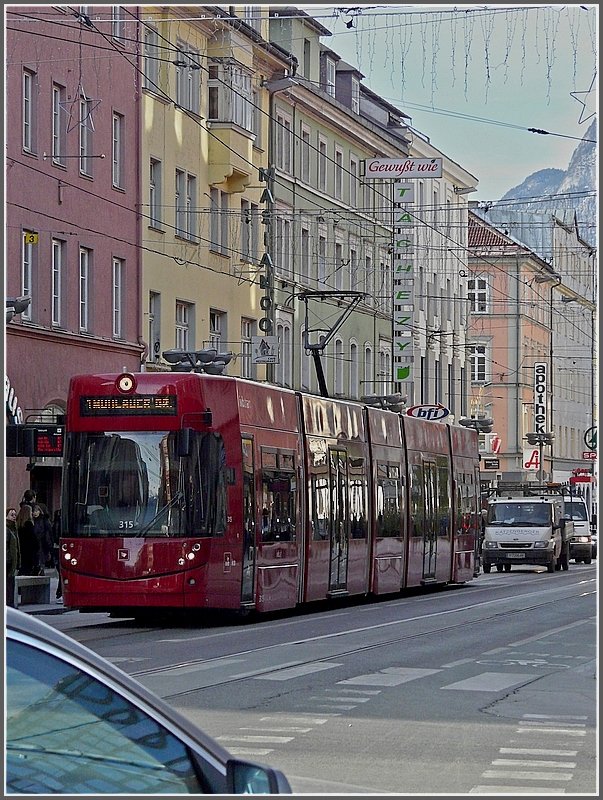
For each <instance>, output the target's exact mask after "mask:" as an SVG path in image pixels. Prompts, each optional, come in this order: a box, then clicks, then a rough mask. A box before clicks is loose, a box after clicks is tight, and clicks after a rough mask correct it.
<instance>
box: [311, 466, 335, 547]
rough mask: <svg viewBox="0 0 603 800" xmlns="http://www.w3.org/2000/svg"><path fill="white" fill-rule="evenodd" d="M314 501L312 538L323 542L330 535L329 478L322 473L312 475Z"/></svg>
mask: <svg viewBox="0 0 603 800" xmlns="http://www.w3.org/2000/svg"><path fill="white" fill-rule="evenodd" d="M310 492H311V497H312V499H313V503H312V538H313V539H314V540H315V541H319V542H322V541H324V540H325V539H328V537H329V519H330V516H331V514H330V505H329V480H328V478H326V477H324V476H322V475H312V478H311V487H310Z"/></svg>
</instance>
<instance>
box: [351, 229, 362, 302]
mask: <svg viewBox="0 0 603 800" xmlns="http://www.w3.org/2000/svg"><path fill="white" fill-rule="evenodd" d="M357 247H358V243H357V242H356V241H355V240H354V241H351V242H350V289H351V290H352V291H353V292H356V291H358V286H359V285H360V281H359V276H358V250H357Z"/></svg>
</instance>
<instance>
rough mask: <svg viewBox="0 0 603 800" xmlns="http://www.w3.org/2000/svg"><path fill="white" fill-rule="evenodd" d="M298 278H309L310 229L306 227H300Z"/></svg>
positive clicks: (305, 279)
mask: <svg viewBox="0 0 603 800" xmlns="http://www.w3.org/2000/svg"><path fill="white" fill-rule="evenodd" d="M299 271H300V275H299V277H300V279H301V280H304V281H306V283H307V282H308V280H309V278H310V231H309V230H308V229H307V228H302V229H301V252H300V269H299Z"/></svg>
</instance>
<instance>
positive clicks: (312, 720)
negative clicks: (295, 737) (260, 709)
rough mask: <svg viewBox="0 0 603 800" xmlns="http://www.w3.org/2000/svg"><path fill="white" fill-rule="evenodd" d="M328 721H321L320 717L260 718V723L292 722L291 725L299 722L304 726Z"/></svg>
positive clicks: (322, 723)
mask: <svg viewBox="0 0 603 800" xmlns="http://www.w3.org/2000/svg"><path fill="white" fill-rule="evenodd" d="M328 721H329V720H328V719H323V718H322V717H305V716H301V715H300V716H298V717H293V716H291V717H286V716H283V717H260V722H292V723H293V724H295V723H296V722H301V723H302V724H304V725H324V724H325V722H328Z"/></svg>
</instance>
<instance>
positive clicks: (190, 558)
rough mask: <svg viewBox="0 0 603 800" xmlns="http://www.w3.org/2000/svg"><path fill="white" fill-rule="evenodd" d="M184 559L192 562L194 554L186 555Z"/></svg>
mask: <svg viewBox="0 0 603 800" xmlns="http://www.w3.org/2000/svg"><path fill="white" fill-rule="evenodd" d="M186 557H187V558H188V560H189V561H192V560H193V558H194V557H195V554H194V553H187V554H186Z"/></svg>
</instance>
